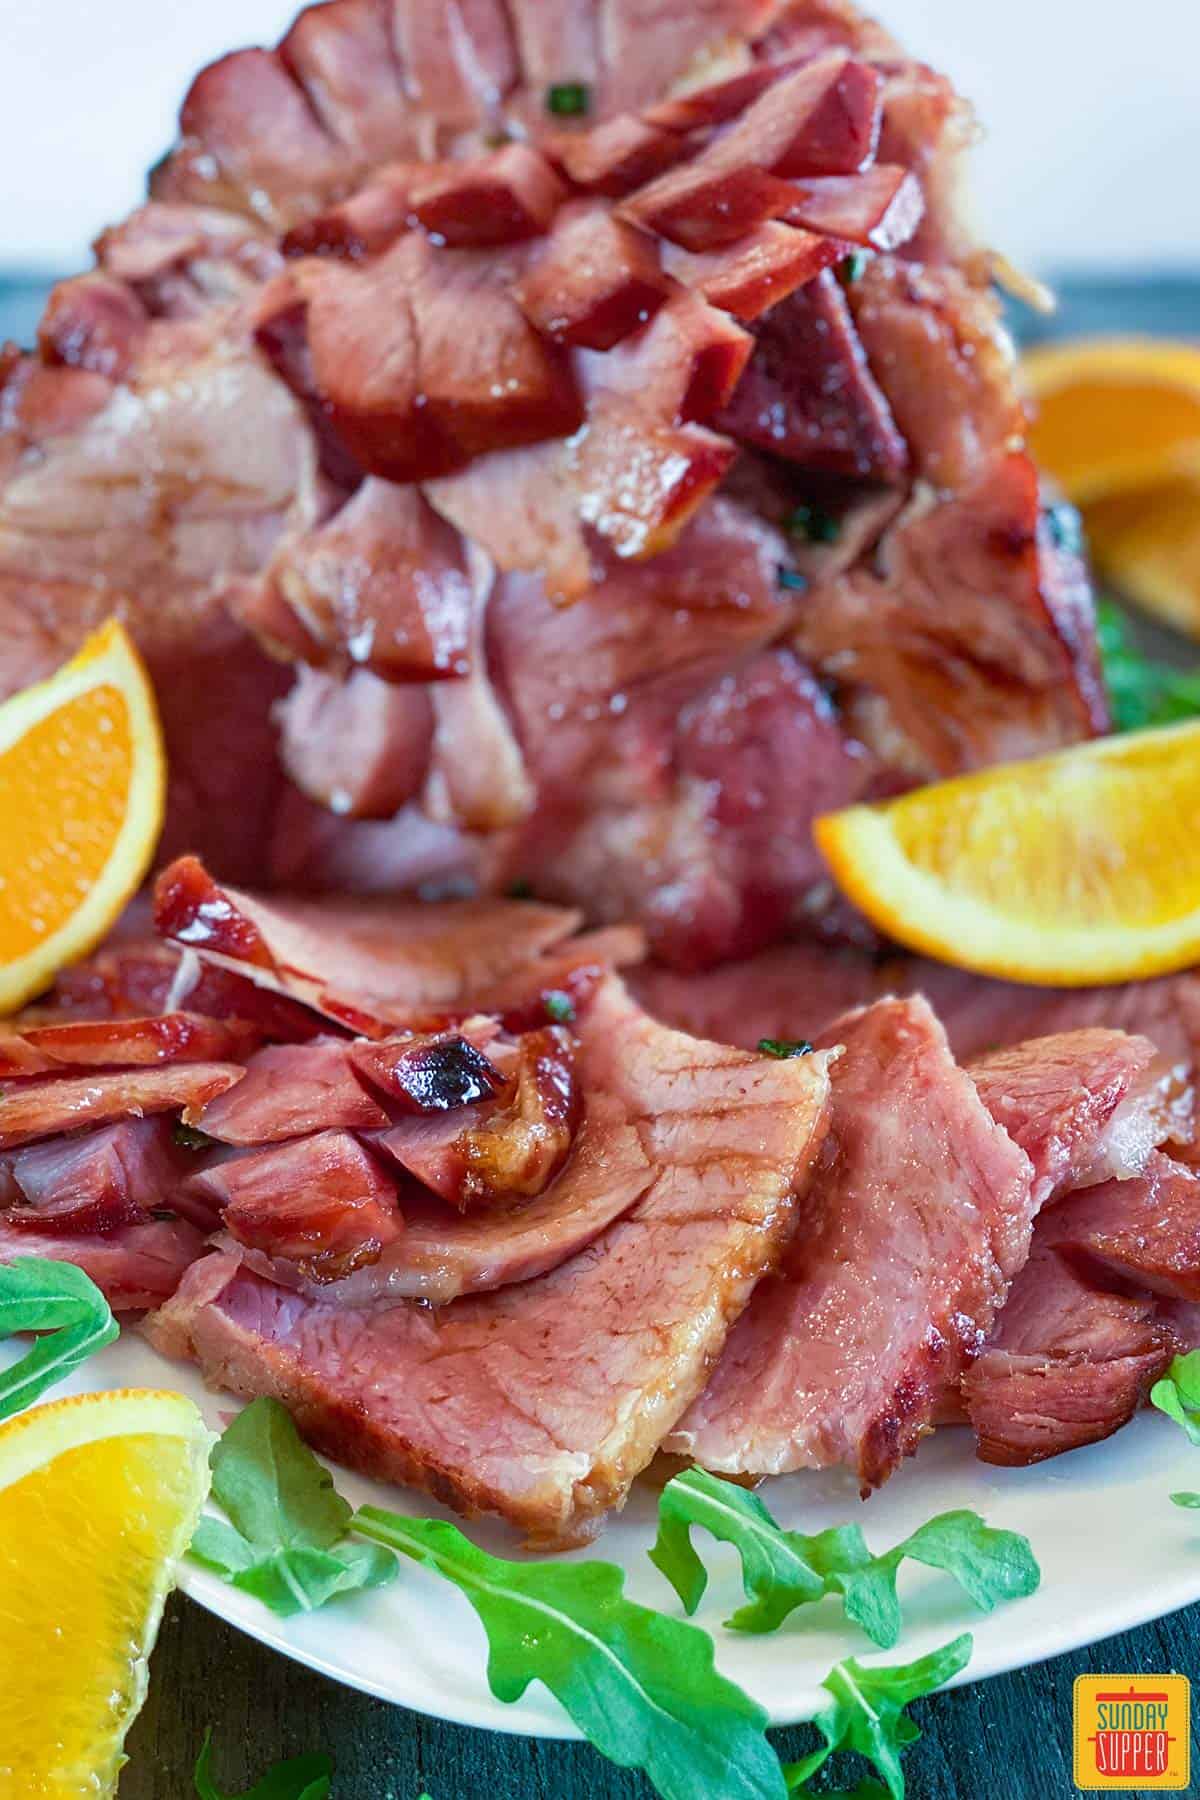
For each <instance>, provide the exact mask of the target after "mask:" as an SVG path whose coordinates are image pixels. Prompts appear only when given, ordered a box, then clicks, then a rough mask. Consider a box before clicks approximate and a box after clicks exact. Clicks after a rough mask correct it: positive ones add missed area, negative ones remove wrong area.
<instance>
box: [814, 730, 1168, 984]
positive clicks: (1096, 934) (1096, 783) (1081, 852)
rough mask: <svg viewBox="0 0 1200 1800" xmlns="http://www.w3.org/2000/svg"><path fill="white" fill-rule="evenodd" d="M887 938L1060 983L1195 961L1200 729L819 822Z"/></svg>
mask: <svg viewBox="0 0 1200 1800" xmlns="http://www.w3.org/2000/svg"><path fill="white" fill-rule="evenodd" d="M815 832H816V840H817V844H818V846H819V847H820V849H821V851H822V854H823V855H824V857H825V859H826V861H827V862H828V864H829V866H830V868H831V870H832V871H833V874H834V877H835V879H836V880H837V882H838V885H839V886H840V887H841V888H842V890H843V891H844V892H845V893H846V894H847V895H848V897H849V898H850V899H851V900H852V901H853V902H854V904H855V905H856V906H858V907H860V908H861V910H862V911H863V912H864V913H866V915H867V917H868V918H869V919H871V920H872V921H873V922H874V923H875V924H876V925H877V926H878V927H879V928H880V930H882V931H884V932H886V933H887V935H888V936H889V937H892V938H895V939H896V940H897V941H898V942H899V943H901V944H906V945H908V946H909V947H910V948H911V949H913V950H922V951H924V952H926V954H928V955H930V956H935V957H938V958H939V959H940V960H941V961H942V962H948V963H953V964H955V965H956V966H957V967H959V968H963V969H976V970H979V971H980V972H982V973H983V974H987V975H1001V976H1006V977H1007V978H1008V979H1009V980H1012V981H1028V982H1034V983H1040V984H1043V985H1051V986H1058V985H1062V986H1067V987H1086V986H1090V985H1092V984H1093V983H1100V982H1110V981H1131V980H1134V979H1137V978H1140V977H1142V976H1147V975H1159V974H1163V973H1166V972H1167V971H1169V970H1174V969H1183V968H1188V967H1190V966H1191V965H1192V964H1194V963H1196V962H1200V722H1196V723H1193V722H1191V721H1189V722H1188V723H1187V724H1185V725H1175V726H1171V727H1168V728H1167V729H1165V730H1161V731H1142V732H1130V733H1127V734H1126V735H1125V736H1123V737H1115V738H1103V739H1099V740H1097V741H1096V742H1094V743H1089V744H1081V745H1079V746H1077V747H1076V748H1074V749H1071V750H1064V751H1061V752H1060V753H1059V754H1057V755H1055V756H1044V757H1038V758H1036V759H1035V760H1032V761H1029V762H1023V763H1010V764H1008V765H1006V766H1004V767H1002V768H997V769H987V770H984V771H983V772H982V773H981V774H978V775H966V776H961V777H959V778H958V779H957V780H954V781H944V782H940V783H938V784H937V785H935V786H933V787H927V788H919V789H918V790H917V791H916V792H915V793H912V794H906V795H904V796H903V797H902V798H901V799H899V800H892V801H887V802H884V803H882V804H880V805H877V806H853V807H850V808H848V809H847V810H846V811H845V812H839V813H829V814H826V816H825V817H824V818H822V819H818V821H817V823H816V826H815Z"/></svg>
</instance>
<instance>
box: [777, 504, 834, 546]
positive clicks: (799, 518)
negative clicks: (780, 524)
mask: <svg viewBox="0 0 1200 1800" xmlns="http://www.w3.org/2000/svg"><path fill="white" fill-rule="evenodd" d="M784 530H785V531H786V532H787V533H788V535H789V536H790V537H802V538H807V539H808V541H809V543H810V544H836V543H837V541H838V539H839V538H840V537H841V535H842V523H841V520H840V519H835V518H834V516H833V514H832V513H827V512H826V511H825V509H824V508H823V507H820V506H797V507H795V508H794V509H793V510H792V511H791V512H790V513H789V514H788V516H787V518H786V519H785V520H784Z"/></svg>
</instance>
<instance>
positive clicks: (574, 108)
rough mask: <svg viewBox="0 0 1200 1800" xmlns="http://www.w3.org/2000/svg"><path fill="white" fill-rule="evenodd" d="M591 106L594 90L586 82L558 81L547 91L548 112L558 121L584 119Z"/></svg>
mask: <svg viewBox="0 0 1200 1800" xmlns="http://www.w3.org/2000/svg"><path fill="white" fill-rule="evenodd" d="M591 104H592V90H591V88H590V87H588V85H587V83H586V82H585V81H558V82H555V84H554V86H553V87H551V88H547V90H546V111H547V112H551V113H553V114H554V116H555V118H558V119H582V118H583V117H584V115H585V114H586V113H587V112H588V111H590V109H591Z"/></svg>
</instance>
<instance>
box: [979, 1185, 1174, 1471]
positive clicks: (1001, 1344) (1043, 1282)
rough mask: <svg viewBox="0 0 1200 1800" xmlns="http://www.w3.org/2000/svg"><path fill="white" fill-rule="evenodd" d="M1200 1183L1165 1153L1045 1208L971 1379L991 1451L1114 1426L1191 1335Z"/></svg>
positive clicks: (1070, 1443) (1040, 1448) (1010, 1456)
mask: <svg viewBox="0 0 1200 1800" xmlns="http://www.w3.org/2000/svg"><path fill="white" fill-rule="evenodd" d="M1197 1296H1200V1181H1198V1180H1197V1178H1196V1176H1195V1175H1194V1174H1193V1173H1192V1171H1191V1170H1190V1169H1188V1168H1185V1167H1183V1166H1182V1165H1180V1164H1179V1163H1177V1162H1174V1161H1172V1160H1171V1159H1170V1158H1169V1157H1167V1156H1164V1155H1162V1154H1161V1153H1160V1152H1157V1151H1155V1152H1152V1153H1151V1154H1150V1155H1149V1157H1148V1158H1147V1159H1146V1162H1145V1164H1144V1168H1143V1171H1142V1173H1141V1174H1140V1175H1139V1176H1137V1177H1136V1178H1134V1179H1129V1180H1113V1181H1106V1182H1102V1183H1100V1184H1099V1185H1096V1186H1091V1187H1086V1188H1082V1189H1080V1190H1079V1191H1077V1192H1075V1193H1072V1194H1070V1195H1069V1196H1068V1197H1067V1198H1066V1199H1064V1200H1062V1201H1061V1202H1060V1203H1059V1204H1058V1205H1056V1206H1053V1207H1051V1208H1050V1210H1049V1211H1048V1212H1046V1213H1044V1214H1043V1215H1042V1217H1041V1218H1040V1219H1039V1221H1038V1225H1037V1230H1036V1232H1035V1236H1034V1249H1033V1254H1032V1256H1031V1258H1030V1261H1029V1264H1028V1266H1027V1267H1026V1269H1025V1270H1024V1271H1023V1272H1022V1274H1021V1275H1020V1277H1019V1278H1018V1280H1017V1282H1016V1284H1015V1285H1014V1288H1013V1292H1012V1295H1011V1297H1010V1299H1009V1302H1008V1305H1007V1306H1006V1307H1005V1309H1004V1312H1003V1313H1002V1314H1001V1316H1000V1321H999V1325H998V1328H997V1330H996V1332H995V1333H994V1335H993V1337H992V1338H991V1340H990V1341H989V1344H988V1347H987V1349H986V1350H985V1352H984V1354H983V1355H982V1356H981V1357H980V1359H979V1361H978V1362H977V1363H976V1364H975V1366H974V1368H973V1369H972V1370H971V1371H970V1372H969V1374H968V1376H967V1378H966V1380H965V1381H964V1383H963V1401H964V1404H965V1407H966V1411H967V1415H968V1417H969V1418H970V1421H971V1424H972V1425H973V1426H974V1428H975V1432H976V1436H977V1439H978V1444H979V1454H980V1456H981V1457H982V1458H983V1459H984V1461H985V1462H994V1463H1003V1464H1009V1465H1018V1466H1019V1465H1024V1464H1026V1463H1034V1462H1041V1461H1042V1460H1044V1459H1045V1458H1046V1457H1049V1456H1057V1455H1060V1454H1061V1453H1062V1452H1063V1451H1065V1450H1072V1449H1076V1448H1077V1447H1078V1446H1080V1445H1082V1444H1091V1443H1095V1442H1097V1441H1098V1440H1099V1439H1101V1438H1106V1437H1109V1436H1111V1435H1112V1433H1113V1432H1114V1431H1117V1430H1119V1428H1120V1427H1121V1426H1122V1425H1125V1424H1127V1423H1128V1421H1129V1420H1130V1419H1131V1418H1132V1417H1133V1415H1134V1413H1135V1412H1136V1411H1137V1409H1138V1407H1139V1406H1141V1405H1142V1404H1144V1402H1145V1400H1146V1398H1147V1395H1148V1394H1149V1391H1150V1388H1151V1386H1152V1385H1153V1383H1154V1382H1155V1381H1156V1380H1157V1379H1158V1377H1159V1376H1160V1375H1162V1374H1163V1373H1164V1372H1165V1371H1166V1368H1167V1366H1168V1364H1169V1363H1170V1361H1171V1358H1172V1357H1173V1356H1174V1355H1175V1354H1176V1352H1177V1351H1178V1350H1186V1349H1190V1348H1191V1347H1192V1342H1193V1337H1194V1318H1193V1317H1192V1315H1191V1314H1190V1312H1189V1309H1190V1308H1194V1305H1195V1301H1196V1299H1197Z"/></svg>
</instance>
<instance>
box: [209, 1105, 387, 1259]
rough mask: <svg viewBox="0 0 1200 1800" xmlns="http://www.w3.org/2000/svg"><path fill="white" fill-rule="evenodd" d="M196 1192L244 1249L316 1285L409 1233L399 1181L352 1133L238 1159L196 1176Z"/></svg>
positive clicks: (320, 1135)
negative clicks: (399, 1196) (398, 1193)
mask: <svg viewBox="0 0 1200 1800" xmlns="http://www.w3.org/2000/svg"><path fill="white" fill-rule="evenodd" d="M189 1187H190V1191H191V1192H192V1194H194V1195H196V1196H198V1197H200V1198H202V1199H204V1200H207V1201H209V1202H210V1203H211V1204H212V1205H213V1207H214V1209H218V1208H219V1210H220V1213H221V1217H222V1220H223V1223H224V1227H225V1230H226V1231H227V1232H228V1233H229V1235H230V1236H231V1237H232V1238H234V1239H235V1240H236V1242H237V1243H238V1244H241V1245H244V1246H245V1247H246V1248H247V1249H248V1250H254V1251H259V1252H261V1253H262V1254H263V1255H264V1256H266V1257H270V1258H278V1259H279V1260H280V1261H281V1262H283V1263H285V1264H287V1265H289V1266H290V1267H291V1268H293V1269H295V1270H296V1272H297V1273H298V1274H299V1275H300V1276H301V1277H303V1278H304V1279H305V1280H307V1281H310V1282H315V1283H323V1282H331V1281H340V1280H341V1279H342V1278H343V1277H345V1276H348V1275H350V1274H352V1273H353V1272H354V1270H356V1269H361V1268H363V1267H364V1266H365V1265H367V1264H370V1263H375V1262H378V1260H379V1257H380V1255H381V1254H382V1252H383V1251H384V1249H385V1248H386V1247H387V1246H388V1245H389V1244H391V1243H393V1242H394V1241H395V1240H396V1239H397V1238H398V1237H399V1236H400V1235H401V1233H402V1232H403V1229H404V1219H403V1217H402V1215H401V1213H400V1210H399V1207H398V1206H397V1196H396V1184H395V1182H394V1181H391V1180H389V1178H388V1177H387V1175H386V1174H385V1173H384V1171H383V1169H382V1168H381V1167H380V1165H379V1164H378V1163H377V1162H376V1160H375V1158H374V1157H373V1156H372V1155H371V1153H370V1151H369V1150H367V1149H366V1148H365V1147H364V1146H363V1145H362V1144H360V1143H359V1142H358V1140H357V1139H356V1138H355V1137H353V1136H352V1135H351V1133H349V1132H346V1131H319V1132H315V1133H314V1134H313V1135H311V1136H309V1137H305V1138H303V1139H301V1140H299V1141H297V1142H293V1143H287V1144H280V1145H274V1146H272V1147H271V1148H270V1149H268V1150H256V1151H253V1152H251V1153H250V1154H249V1155H246V1156H238V1157H233V1158H231V1159H230V1160H228V1161H225V1162H221V1163H219V1164H218V1165H217V1166H215V1167H213V1168H210V1169H206V1170H204V1171H202V1172H201V1173H198V1174H196V1175H194V1176H193V1177H192V1179H191V1182H190V1183H189Z"/></svg>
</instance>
